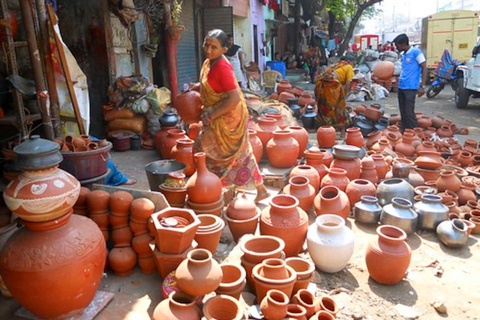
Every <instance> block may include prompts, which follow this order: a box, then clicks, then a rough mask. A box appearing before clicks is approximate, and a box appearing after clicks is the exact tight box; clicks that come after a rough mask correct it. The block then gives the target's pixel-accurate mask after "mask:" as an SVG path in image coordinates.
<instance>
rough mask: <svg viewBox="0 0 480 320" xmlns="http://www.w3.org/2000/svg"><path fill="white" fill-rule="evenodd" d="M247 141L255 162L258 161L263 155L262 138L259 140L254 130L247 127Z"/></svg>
mask: <svg viewBox="0 0 480 320" xmlns="http://www.w3.org/2000/svg"><path fill="white" fill-rule="evenodd" d="M248 141H249V142H250V145H251V146H252V150H253V155H254V156H255V160H256V161H257V163H259V162H260V159H262V155H263V144H262V140H260V138H259V137H258V136H257V131H256V130H253V129H248Z"/></svg>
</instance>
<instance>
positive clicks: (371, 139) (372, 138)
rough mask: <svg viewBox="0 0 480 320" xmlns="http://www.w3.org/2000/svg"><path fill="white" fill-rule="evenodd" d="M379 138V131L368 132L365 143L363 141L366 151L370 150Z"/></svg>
mask: <svg viewBox="0 0 480 320" xmlns="http://www.w3.org/2000/svg"><path fill="white" fill-rule="evenodd" d="M381 137H382V131H380V130H375V131H372V132H370V133H369V134H368V135H367V141H365V146H366V147H367V149H370V148H371V147H372V146H373V145H374V144H375V143H377V142H378V140H380V138H381Z"/></svg>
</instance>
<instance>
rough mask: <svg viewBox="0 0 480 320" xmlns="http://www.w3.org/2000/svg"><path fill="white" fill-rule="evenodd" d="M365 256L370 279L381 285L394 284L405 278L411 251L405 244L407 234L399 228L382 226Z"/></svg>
mask: <svg viewBox="0 0 480 320" xmlns="http://www.w3.org/2000/svg"><path fill="white" fill-rule="evenodd" d="M377 234H378V238H377V239H374V240H372V241H371V242H370V243H369V245H368V247H367V253H366V256H365V259H366V262H367V269H368V273H369V274H370V277H372V279H373V280H375V281H377V282H378V283H381V284H395V283H398V282H400V281H401V280H402V279H403V277H404V276H405V272H406V271H407V269H408V266H409V265H410V259H411V256H412V250H411V249H410V246H409V245H408V243H406V242H405V240H406V239H407V234H406V233H405V231H403V230H402V229H400V228H397V227H394V226H390V225H384V226H380V227H378V228H377Z"/></svg>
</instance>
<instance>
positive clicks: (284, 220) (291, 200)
mask: <svg viewBox="0 0 480 320" xmlns="http://www.w3.org/2000/svg"><path fill="white" fill-rule="evenodd" d="M298 205H299V201H298V200H297V199H296V198H295V197H293V196H290V195H286V194H280V195H276V196H274V197H273V198H272V199H271V200H270V205H269V206H268V207H266V208H265V209H264V210H262V214H261V216H260V234H262V235H272V236H277V237H279V238H281V239H283V240H284V241H285V249H284V251H285V254H286V255H287V257H291V256H294V255H297V254H298V253H299V252H300V251H301V250H302V246H303V243H304V242H305V237H306V235H307V228H308V216H307V214H306V213H305V211H303V210H302V209H301V208H299V207H298Z"/></svg>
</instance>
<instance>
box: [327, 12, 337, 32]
mask: <svg viewBox="0 0 480 320" xmlns="http://www.w3.org/2000/svg"><path fill="white" fill-rule="evenodd" d="M336 23H337V19H335V15H334V14H333V13H332V12H331V11H328V38H329V39H333V38H335V24H336Z"/></svg>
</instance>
